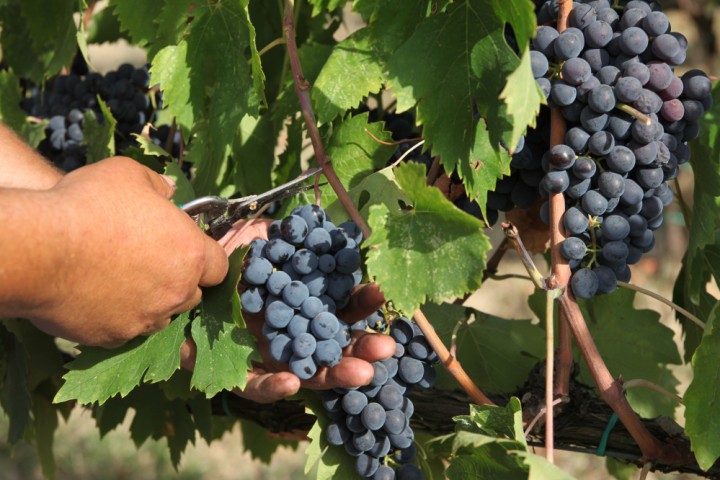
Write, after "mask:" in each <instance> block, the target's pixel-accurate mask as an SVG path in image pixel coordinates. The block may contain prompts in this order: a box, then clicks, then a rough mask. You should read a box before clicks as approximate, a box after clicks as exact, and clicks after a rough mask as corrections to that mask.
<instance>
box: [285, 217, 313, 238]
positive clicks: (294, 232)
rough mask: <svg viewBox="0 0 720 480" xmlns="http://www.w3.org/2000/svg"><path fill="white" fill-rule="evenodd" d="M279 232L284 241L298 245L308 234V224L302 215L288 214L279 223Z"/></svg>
mask: <svg viewBox="0 0 720 480" xmlns="http://www.w3.org/2000/svg"><path fill="white" fill-rule="evenodd" d="M280 234H281V235H282V238H283V240H285V241H286V242H288V243H292V244H294V245H299V244H301V243H302V242H303V240H305V237H306V236H307V234H308V224H307V222H306V221H305V220H304V219H303V218H302V217H300V216H298V215H290V216H289V217H285V218H284V219H283V220H282V222H281V223H280Z"/></svg>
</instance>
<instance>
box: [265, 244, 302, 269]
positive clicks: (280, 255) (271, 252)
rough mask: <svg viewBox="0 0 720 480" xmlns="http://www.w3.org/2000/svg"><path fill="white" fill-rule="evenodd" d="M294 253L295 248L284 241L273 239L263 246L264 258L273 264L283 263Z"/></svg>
mask: <svg viewBox="0 0 720 480" xmlns="http://www.w3.org/2000/svg"><path fill="white" fill-rule="evenodd" d="M294 253H295V247H294V246H293V245H291V244H289V243H287V242H286V241H285V240H282V239H280V238H274V239H272V240H270V241H269V242H268V243H267V245H266V246H265V256H266V257H267V259H268V260H270V261H271V262H272V263H274V264H276V265H277V264H281V263H285V262H286V261H287V260H288V259H289V258H290V257H292V256H293V254H294Z"/></svg>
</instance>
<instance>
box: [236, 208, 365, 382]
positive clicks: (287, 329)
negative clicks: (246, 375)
mask: <svg viewBox="0 0 720 480" xmlns="http://www.w3.org/2000/svg"><path fill="white" fill-rule="evenodd" d="M268 237H269V239H268V240H263V239H256V240H253V242H252V243H251V250H250V254H249V257H250V258H249V259H248V260H247V262H246V264H245V266H244V269H243V276H242V278H243V282H244V283H245V285H246V286H247V288H246V289H245V291H244V292H243V293H242V294H241V297H240V298H241V303H242V308H243V310H245V311H246V312H248V313H259V312H261V311H262V310H263V309H264V310H265V312H264V315H265V323H264V324H263V335H264V337H265V338H266V339H267V340H268V341H269V342H270V355H271V357H272V358H273V360H275V361H277V362H283V363H287V364H288V365H289V367H290V371H291V372H292V373H294V374H295V375H297V376H298V377H299V378H301V379H303V380H307V379H309V378H311V377H312V376H313V375H315V373H316V372H317V368H318V366H324V367H333V366H335V365H337V364H338V363H339V362H340V358H341V357H342V349H343V348H345V347H346V346H347V345H348V344H349V343H350V330H351V329H350V326H349V325H348V324H347V323H346V322H344V321H343V320H341V319H339V318H338V317H337V316H336V315H335V314H336V312H337V310H340V309H342V308H343V307H345V306H346V305H347V303H348V301H349V299H350V293H351V291H352V289H353V288H354V287H355V286H356V285H358V284H359V283H360V280H362V271H361V270H360V252H359V245H360V242H361V241H362V232H361V231H360V229H359V228H358V226H357V225H355V224H354V223H353V222H345V223H343V224H341V225H340V226H339V227H336V226H335V225H334V224H333V223H332V222H331V221H330V220H329V219H328V218H327V216H326V215H325V212H324V211H323V209H322V208H320V207H319V206H317V205H304V206H300V207H297V208H295V209H294V210H293V211H292V213H291V215H289V216H288V217H286V218H284V219H282V220H277V221H275V222H273V223H272V224H271V225H270V228H269V231H268Z"/></svg>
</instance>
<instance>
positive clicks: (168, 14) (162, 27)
mask: <svg viewBox="0 0 720 480" xmlns="http://www.w3.org/2000/svg"><path fill="white" fill-rule="evenodd" d="M196 7H197V2H196V1H195V0H172V1H165V2H164V6H163V7H162V12H161V13H160V14H159V15H158V16H157V17H154V21H155V23H157V31H156V32H155V41H154V42H153V43H152V44H151V45H150V46H149V48H148V49H147V54H148V58H149V59H153V58H154V57H155V55H156V54H157V52H158V51H160V49H162V48H163V47H166V46H168V45H177V44H178V43H180V39H181V38H182V37H183V36H184V35H185V34H186V33H187V31H188V28H189V27H191V26H192V20H193V18H194V17H195V15H194V10H195V8H196Z"/></svg>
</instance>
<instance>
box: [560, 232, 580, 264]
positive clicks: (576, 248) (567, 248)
mask: <svg viewBox="0 0 720 480" xmlns="http://www.w3.org/2000/svg"><path fill="white" fill-rule="evenodd" d="M560 253H561V254H562V256H563V257H565V259H567V260H582V259H583V257H585V254H586V253H587V246H586V245H585V242H583V241H582V240H581V239H580V238H578V237H568V238H566V239H565V240H563V242H562V243H560Z"/></svg>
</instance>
